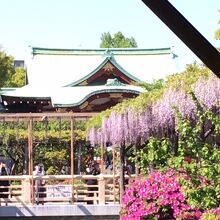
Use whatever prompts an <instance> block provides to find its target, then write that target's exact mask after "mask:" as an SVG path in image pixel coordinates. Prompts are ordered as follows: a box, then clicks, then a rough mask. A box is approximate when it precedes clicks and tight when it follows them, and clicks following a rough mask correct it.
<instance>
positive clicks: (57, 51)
mask: <svg viewBox="0 0 220 220" xmlns="http://www.w3.org/2000/svg"><path fill="white" fill-rule="evenodd" d="M106 51H111V52H112V53H114V54H115V55H122V54H123V55H130V54H136V55H138V54H148V55H152V54H168V53H169V54H170V53H172V50H171V47H161V48H98V49H79V48H76V49H62V48H43V47H32V55H33V56H34V55H38V54H39V55H86V54H87V55H100V54H103V53H104V52H106Z"/></svg>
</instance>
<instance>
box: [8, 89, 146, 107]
mask: <svg viewBox="0 0 220 220" xmlns="http://www.w3.org/2000/svg"><path fill="white" fill-rule="evenodd" d="M143 91H144V89H143V88H141V87H137V86H130V85H104V86H85V87H83V88H82V87H81V86H75V87H53V88H52V87H51V88H48V87H47V88H39V87H35V88H34V87H30V86H24V87H22V88H19V89H17V90H14V91H8V92H7V93H5V94H4V97H5V98H6V97H7V96H8V97H23V98H26V99H28V98H30V99H33V98H36V97H38V98H41V99H44V98H47V99H48V98H49V99H50V98H51V101H52V105H53V106H54V107H71V106H78V105H81V104H82V103H83V102H85V101H86V100H87V99H88V98H89V97H91V96H93V95H96V94H102V93H109V94H111V93H131V94H139V93H141V92H143Z"/></svg>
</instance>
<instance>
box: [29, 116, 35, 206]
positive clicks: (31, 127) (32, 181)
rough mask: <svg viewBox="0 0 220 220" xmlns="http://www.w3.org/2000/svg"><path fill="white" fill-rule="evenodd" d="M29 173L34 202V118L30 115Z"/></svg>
mask: <svg viewBox="0 0 220 220" xmlns="http://www.w3.org/2000/svg"><path fill="white" fill-rule="evenodd" d="M28 174H29V176H31V178H30V192H31V201H32V203H34V189H33V185H34V184H33V183H34V180H33V118H32V117H30V119H29V123H28Z"/></svg>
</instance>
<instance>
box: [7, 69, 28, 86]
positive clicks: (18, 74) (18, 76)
mask: <svg viewBox="0 0 220 220" xmlns="http://www.w3.org/2000/svg"><path fill="white" fill-rule="evenodd" d="M25 76H26V69H24V68H22V67H19V68H16V70H15V73H14V74H13V75H12V77H11V79H10V80H8V83H7V86H10V87H22V86H24V85H25V80H26V79H25Z"/></svg>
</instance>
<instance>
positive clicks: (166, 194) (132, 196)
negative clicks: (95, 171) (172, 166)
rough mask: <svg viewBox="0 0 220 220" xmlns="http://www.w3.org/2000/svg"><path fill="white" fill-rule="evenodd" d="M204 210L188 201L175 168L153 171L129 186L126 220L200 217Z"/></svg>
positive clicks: (125, 199) (126, 194)
mask: <svg viewBox="0 0 220 220" xmlns="http://www.w3.org/2000/svg"><path fill="white" fill-rule="evenodd" d="M201 215H202V213H201V212H200V211H199V210H195V209H193V208H192V207H191V206H190V205H188V204H187V202H186V198H185V196H184V194H183V192H182V191H181V185H180V184H179V182H178V176H177V175H175V172H174V171H168V172H166V173H165V174H163V173H161V172H158V171H156V172H152V173H150V174H149V176H148V177H147V178H146V179H144V180H143V179H140V180H135V181H134V182H133V183H131V184H130V187H129V188H127V189H126V191H125V194H124V197H123V207H122V209H121V216H122V219H123V220H143V219H149V220H156V219H159V220H174V219H178V220H199V219H201Z"/></svg>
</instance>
